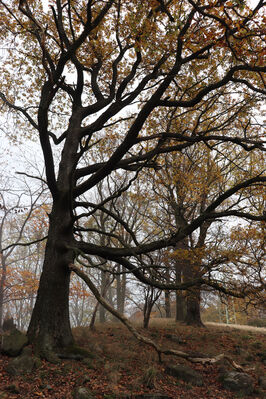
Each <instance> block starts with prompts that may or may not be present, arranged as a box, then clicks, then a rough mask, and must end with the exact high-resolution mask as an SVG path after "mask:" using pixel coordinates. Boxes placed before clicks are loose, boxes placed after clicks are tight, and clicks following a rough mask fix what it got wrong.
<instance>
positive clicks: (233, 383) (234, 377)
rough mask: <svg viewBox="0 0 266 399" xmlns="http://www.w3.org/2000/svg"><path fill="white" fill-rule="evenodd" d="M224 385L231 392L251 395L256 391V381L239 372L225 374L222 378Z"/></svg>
mask: <svg viewBox="0 0 266 399" xmlns="http://www.w3.org/2000/svg"><path fill="white" fill-rule="evenodd" d="M221 381H222V385H223V387H224V388H225V389H229V390H230V391H235V392H240V393H242V394H246V395H250V394H251V393H252V392H253V391H254V381H253V379H252V378H251V376H250V375H248V374H246V373H240V372H239V371H230V372H228V373H225V374H224V375H223V376H222V378H221Z"/></svg>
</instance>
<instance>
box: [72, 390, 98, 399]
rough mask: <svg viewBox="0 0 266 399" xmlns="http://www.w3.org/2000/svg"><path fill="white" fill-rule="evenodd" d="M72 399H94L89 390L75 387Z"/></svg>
mask: <svg viewBox="0 0 266 399" xmlns="http://www.w3.org/2000/svg"><path fill="white" fill-rule="evenodd" d="M72 396H73V399H95V396H94V395H93V393H92V392H91V391H90V389H88V388H85V387H77V388H76V389H75V390H74V391H73V393H72Z"/></svg>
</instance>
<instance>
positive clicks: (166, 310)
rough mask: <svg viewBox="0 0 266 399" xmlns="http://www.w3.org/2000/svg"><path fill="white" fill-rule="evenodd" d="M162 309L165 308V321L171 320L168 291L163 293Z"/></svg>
mask: <svg viewBox="0 0 266 399" xmlns="http://www.w3.org/2000/svg"><path fill="white" fill-rule="evenodd" d="M164 307H165V317H166V318H167V319H170V318H171V302H170V291H164Z"/></svg>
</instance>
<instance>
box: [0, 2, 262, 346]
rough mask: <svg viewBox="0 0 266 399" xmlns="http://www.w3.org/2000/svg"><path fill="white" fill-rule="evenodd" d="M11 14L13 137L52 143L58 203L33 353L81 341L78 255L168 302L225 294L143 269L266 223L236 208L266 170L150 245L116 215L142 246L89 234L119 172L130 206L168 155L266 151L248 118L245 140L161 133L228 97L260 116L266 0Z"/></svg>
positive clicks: (186, 130)
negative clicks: (240, 222) (175, 114)
mask: <svg viewBox="0 0 266 399" xmlns="http://www.w3.org/2000/svg"><path fill="white" fill-rule="evenodd" d="M0 6H1V11H0V21H1V22H0V23H1V30H0V32H1V33H0V38H1V40H2V42H4V43H5V48H6V51H7V54H8V56H7V57H6V59H5V62H3V63H2V64H1V84H0V99H1V102H2V104H3V105H4V109H5V110H6V111H7V110H9V111H12V112H14V113H15V114H17V117H16V118H17V119H16V129H15V132H14V135H16V136H19V135H21V136H23V137H34V136H35V137H36V136H37V137H38V138H39V141H40V146H41V150H42V153H43V157H44V163H45V170H46V179H47V185H48V187H49V190H50V192H51V196H52V199H53V206H52V210H51V213H50V215H49V220H50V227H49V233H48V238H47V244H46V252H45V260H44V264H43V271H42V275H41V279H40V285H39V290H38V295H37V300H36V304H35V307H34V310H33V314H32V318H31V323H30V326H29V329H28V336H29V339H30V341H31V342H32V343H34V344H35V345H36V346H37V347H39V349H41V350H43V351H46V350H50V349H53V348H55V347H64V346H67V345H69V344H71V343H72V342H73V337H72V333H71V328H70V323H69V310H68V296H69V281H70V273H71V272H70V268H69V265H71V264H72V263H73V262H74V260H75V258H76V257H77V256H84V257H86V256H87V257H94V256H97V257H100V258H101V259H105V260H107V261H109V262H110V261H112V262H116V264H120V265H121V266H123V267H124V268H125V269H126V270H128V271H131V272H132V273H133V274H134V276H135V277H136V278H137V279H139V280H140V281H142V282H143V283H146V284H152V285H153V286H154V287H157V288H161V289H167V288H168V289H175V288H179V289H181V288H188V287H189V286H192V285H195V284H197V285H199V284H209V285H212V286H217V288H220V287H218V284H217V283H216V282H215V281H210V280H208V279H206V280H204V279H203V278H199V279H195V280H193V279H192V280H190V281H188V282H186V283H183V284H180V285H178V286H176V285H175V284H174V283H173V284H164V283H162V282H161V281H159V280H157V279H156V275H155V276H154V277H153V276H152V274H151V275H149V277H147V275H145V273H143V271H142V270H143V269H142V268H138V267H136V262H135V260H137V261H138V262H141V263H143V265H146V266H147V264H148V262H149V259H150V256H149V255H150V254H152V252H153V251H156V250H159V249H162V248H166V247H175V246H176V244H177V242H178V241H181V240H183V239H184V238H185V237H187V236H188V235H190V234H191V233H192V232H193V231H196V230H197V229H199V228H200V226H201V225H202V224H203V223H204V222H205V221H206V220H211V219H214V218H217V217H225V216H232V215H233V216H237V217H244V218H247V219H251V220H255V221H256V220H263V219H265V217H264V216H263V214H262V211H261V210H260V209H259V210H256V209H255V210H254V212H253V211H252V210H250V211H247V210H246V211H243V210H241V209H239V208H238V207H237V203H236V204H235V205H234V204H233V205H232V206H231V207H230V208H224V207H223V204H224V202H226V200H227V199H228V198H234V195H235V194H237V193H241V192H242V191H245V190H247V189H248V190H251V191H252V189H253V188H254V187H256V189H258V186H261V185H262V184H264V183H265V181H266V177H265V175H263V174H262V173H261V171H259V172H258V171H257V170H256V169H254V173H253V174H252V175H246V174H245V173H244V174H243V176H242V178H240V179H238V180H237V181H236V182H235V184H234V183H233V184H232V186H231V187H230V188H227V189H225V190H224V191H223V192H222V193H219V194H217V196H215V197H214V199H213V201H212V202H211V203H210V204H208V206H206V207H205V208H204V209H202V210H201V213H200V215H198V216H197V217H195V218H194V219H193V220H192V221H190V222H189V223H188V224H186V225H185V226H184V227H182V228H179V229H178V230H177V231H174V232H172V233H171V234H170V235H167V236H165V237H161V238H160V239H154V240H153V239H152V236H151V239H150V241H147V240H146V242H145V243H142V238H141V236H139V237H137V236H136V235H134V232H132V231H131V230H130V228H129V227H128V225H127V223H126V222H125V221H123V220H119V219H118V217H117V216H115V215H110V216H111V217H113V218H115V219H116V221H117V222H119V224H120V225H121V226H122V228H123V229H125V230H126V231H127V232H128V234H130V235H131V236H132V241H131V245H130V246H129V245H125V246H123V245H122V244H121V242H120V245H119V247H115V246H114V245H113V246H109V247H103V246H101V245H97V244H95V243H94V242H93V241H92V242H90V241H88V240H86V241H84V240H83V239H82V237H83V235H82V234H77V229H78V231H80V229H79V227H80V226H81V225H83V223H84V221H86V220H87V218H88V217H89V216H90V215H91V214H93V213H94V212H96V211H97V210H99V209H100V210H101V211H102V212H105V211H106V209H105V203H106V202H107V201H108V198H105V199H104V201H102V202H101V203H94V202H93V200H92V198H93V192H94V187H95V186H96V185H97V184H98V183H99V182H103V183H104V182H105V181H106V178H107V176H108V175H110V174H112V173H113V172H114V171H116V173H117V172H119V176H120V179H121V184H120V187H119V189H118V190H115V189H114V192H113V194H112V196H118V195H119V192H124V191H125V190H126V189H127V188H129V187H130V184H131V183H132V182H133V181H135V180H136V179H137V178H138V174H139V172H140V170H141V168H144V167H145V168H146V167H148V168H154V170H156V168H157V167H158V166H159V165H157V164H156V156H157V155H158V154H160V153H161V154H162V153H167V152H171V151H182V150H183V149H184V148H188V147H190V146H194V145H197V143H200V142H204V143H205V144H206V145H210V146H212V145H214V143H217V145H219V144H221V143H224V142H227V143H234V144H236V145H238V146H240V148H242V149H243V151H246V152H247V154H249V153H251V152H252V151H263V149H264V148H263V142H262V138H261V137H262V136H261V132H260V129H259V126H258V125H256V126H254V125H253V124H252V120H251V119H249V120H248V119H247V118H245V117H244V116H243V115H241V112H239V117H238V128H237V129H236V128H234V129H232V130H230V127H229V125H228V126H227V127H228V128H227V129H220V130H219V129H216V131H215V132H213V130H212V129H211V126H209V128H206V129H205V130H204V131H202V132H200V131H197V129H196V130H195V126H193V124H191V123H190V122H191V119H190V120H187V123H186V124H184V126H183V128H182V129H181V127H180V130H179V131H176V132H169V133H168V132H162V131H160V130H158V126H156V123H153V124H152V123H149V122H150V121H152V120H153V115H154V114H155V113H156V112H159V111H160V109H175V110H177V109H179V110H182V111H183V112H185V110H189V115H191V112H192V111H193V110H195V112H197V110H199V109H200V107H201V105H202V104H204V102H205V101H206V100H208V99H210V98H216V97H215V96H217V98H219V99H221V101H222V102H223V103H224V104H225V103H226V102H227V101H228V112H229V113H230V107H231V104H232V101H234V98H237V99H238V100H237V101H239V98H242V99H243V100H245V104H247V105H248V106H247V107H246V109H247V110H248V109H252V108H253V107H258V106H259V102H260V101H261V98H262V97H263V95H265V81H264V76H263V73H264V72H265V71H266V67H265V65H264V63H263V59H264V58H263V57H265V41H264V40H265V38H264V36H263V34H264V33H263V29H262V26H263V18H265V17H263V12H262V8H263V6H264V4H263V1H262V0H260V1H259V2H258V4H257V5H256V6H255V7H254V8H253V9H251V8H249V7H248V6H247V5H246V4H245V2H243V1H237V0H230V1H226V0H217V1H216V0H214V1H210V0H196V1H194V0H184V1H180V0H168V1H166V0H165V1H159V0H158V1H157V0H154V1H148V0H143V1H139V0H130V1H129V0H105V1H101V0H80V1H74V0H66V1H61V0H52V1H50V2H49V7H48V9H45V10H43V8H42V1H40V0H38V1H36V0H35V1H33V0H20V1H17V0H9V1H6V0H0ZM264 23H265V19H264ZM154 120H156V118H155V119H154ZM194 122H195V123H197V118H195V120H194ZM221 150H222V146H221ZM97 154H101V159H102V160H101V161H99V162H97V159H99V158H97ZM95 160H96V161H95ZM123 171H126V174H127V176H130V178H129V179H128V178H125V179H124V178H123ZM112 196H111V197H112ZM221 288H222V287H221ZM223 289H225V288H223Z"/></svg>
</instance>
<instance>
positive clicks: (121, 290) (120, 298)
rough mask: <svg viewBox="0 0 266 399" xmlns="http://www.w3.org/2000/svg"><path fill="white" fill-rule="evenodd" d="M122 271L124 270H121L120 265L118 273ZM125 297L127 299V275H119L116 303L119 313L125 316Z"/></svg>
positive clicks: (117, 277)
mask: <svg viewBox="0 0 266 399" xmlns="http://www.w3.org/2000/svg"><path fill="white" fill-rule="evenodd" d="M121 270H122V271H123V270H124V269H123V268H121V266H120V265H118V267H117V271H118V272H119V273H120V272H121ZM125 297H126V275H125V274H122V275H120V274H118V275H117V276H116V302H117V307H116V308H117V311H118V312H119V313H120V314H124V310H125Z"/></svg>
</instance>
